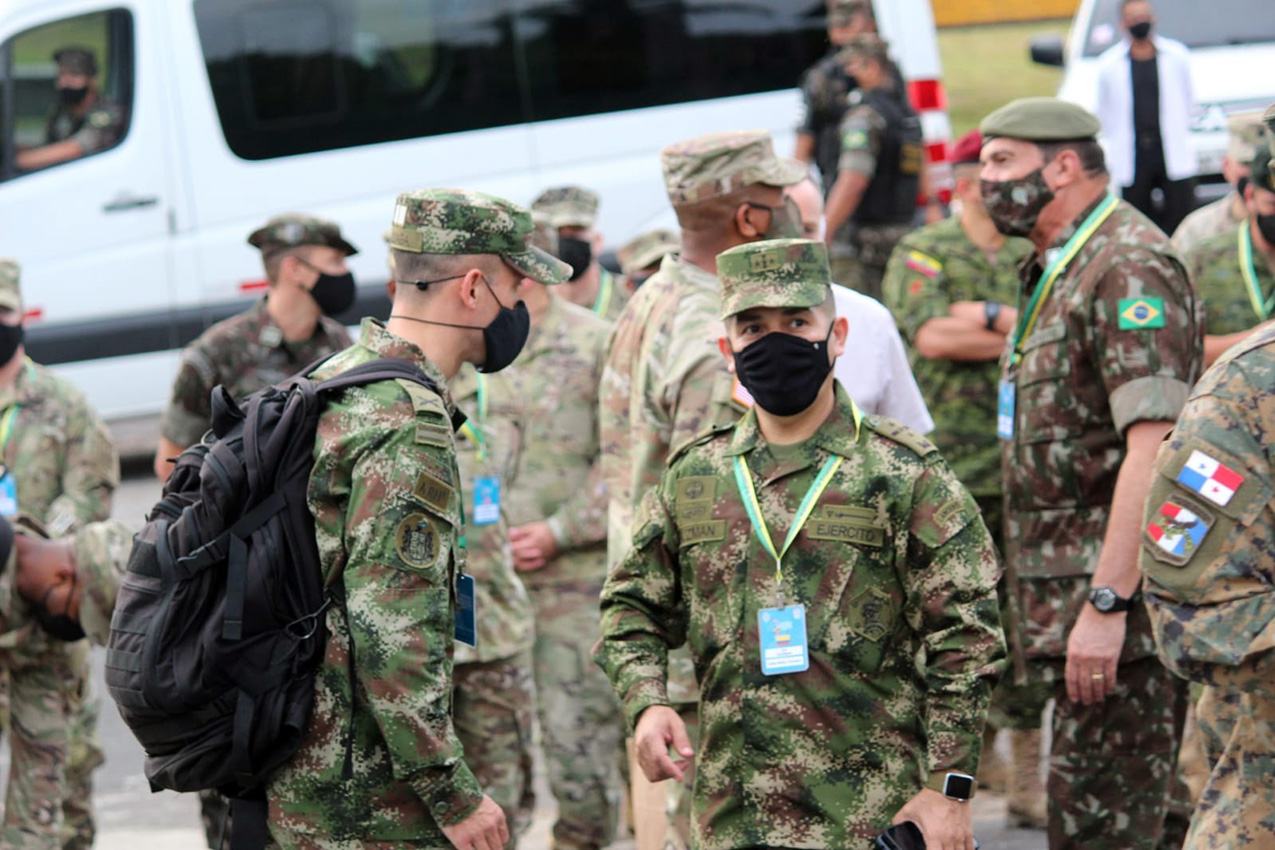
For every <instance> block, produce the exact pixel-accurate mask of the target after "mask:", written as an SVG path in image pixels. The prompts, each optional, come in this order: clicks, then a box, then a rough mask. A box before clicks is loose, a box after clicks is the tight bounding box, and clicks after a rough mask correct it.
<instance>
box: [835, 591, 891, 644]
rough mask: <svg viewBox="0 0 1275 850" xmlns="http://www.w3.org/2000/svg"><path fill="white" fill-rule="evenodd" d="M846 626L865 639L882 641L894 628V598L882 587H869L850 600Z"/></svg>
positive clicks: (876, 641) (874, 641)
mask: <svg viewBox="0 0 1275 850" xmlns="http://www.w3.org/2000/svg"><path fill="white" fill-rule="evenodd" d="M846 627H847V628H849V629H850V631H851V632H853V633H854V634H856V635H858V636H859V637H861V638H864V639H865V640H870V641H872V642H873V643H878V642H880V641H881V640H882V639H883V638H885V637H886V635H888V634H890V632H891V631H892V630H893V628H894V600H893V599H891V598H890V594H888V593H886V592H885V591H884V590H881V589H880V588H877V587H869V588H867V589H866V590H864V591H863V592H862V593H860V594H859V595H857V596H855V597H854V599H851V600H850V610H849V612H848V614H847V616H846Z"/></svg>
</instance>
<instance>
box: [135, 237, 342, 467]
mask: <svg viewBox="0 0 1275 850" xmlns="http://www.w3.org/2000/svg"><path fill="white" fill-rule="evenodd" d="M248 243H249V244H250V245H252V246H254V247H257V248H260V249H261V250H262V253H263V254H269V253H271V252H273V251H279V250H283V249H286V248H291V247H297V246H301V245H322V246H327V247H332V248H336V249H338V250H342V251H345V252H346V253H347V255H350V254H353V253H355V249H354V246H352V245H350V243H348V242H346V241H345V240H344V239H343V238H342V237H341V231H340V229H339V228H338V227H337V226H336V225H335V224H333V223H332V222H329V221H324V220H323V219H319V218H313V217H311V216H303V215H296V214H290V215H284V216H278V217H277V218H274V219H271V220H270V221H269V222H267V223H266V225H265V226H264V227H262V228H259V229H258V230H256V231H254V232H253V234H252V235H251V236H250V237H249V238H248ZM268 298H269V296H267V297H266V298H263V299H261V300H260V301H258V302H257V303H256V304H255V305H253V306H252V307H250V308H249V309H248V310H246V311H244V312H243V313H240V314H239V315H238V316H232V317H231V318H229V319H226V320H225V321H223V322H218V323H217V324H215V325H213V326H212V327H211V328H209V329H208V330H206V331H204V332H203V334H201V335H200V336H199V338H198V339H196V340H195V341H194V342H192V343H191V344H190V345H188V346H186V349H185V350H184V351H183V352H182V362H181V367H180V368H179V369H178V372H177V380H176V381H174V382H173V394H172V398H171V399H170V400H169V402H168V407H167V409H165V411H164V418H163V420H162V421H161V422H160V433H161V434H162V435H163V437H164V439H166V440H170V441H171V442H173V443H176V444H177V445H179V446H189V445H193V444H195V443H197V442H199V440H200V438H201V437H202V436H203V435H204V432H205V431H207V430H208V419H209V417H210V416H211V415H212V405H211V402H210V401H209V399H210V397H211V394H212V391H213V388H214V387H216V386H217V385H218V384H221V385H224V386H225V387H226V389H227V390H229V391H230V394H231V395H232V396H234V397H235V398H236V399H239V398H243V397H244V396H247V395H249V394H250V393H254V392H256V391H257V390H259V389H261V388H262V387H268V386H270V385H271V384H275V383H278V382H279V381H282V380H283V379H284V378H288V377H290V376H292V375H294V374H296V373H297V372H298V371H300V370H301V369H302V368H304V367H305V366H308V365H309V364H311V363H313V362H314V361H315V360H318V359H319V358H320V357H326V356H327V355H329V354H333V353H335V352H337V351H340V350H341V349H343V348H345V347H347V346H348V345H349V344H350V337H349V334H347V333H346V332H345V328H344V327H343V326H342V325H341V323H340V322H338V321H336V320H335V319H331V318H328V317H327V316H320V317H319V322H318V325H317V326H316V327H315V329H314V335H313V336H311V337H310V338H309V339H307V340H305V341H302V342H288V341H287V340H285V339H284V338H283V331H282V330H280V329H279V326H278V325H277V324H276V323H275V321H274V319H272V318H271V317H270V313H269V311H268V310H267V309H266V302H267V299H268Z"/></svg>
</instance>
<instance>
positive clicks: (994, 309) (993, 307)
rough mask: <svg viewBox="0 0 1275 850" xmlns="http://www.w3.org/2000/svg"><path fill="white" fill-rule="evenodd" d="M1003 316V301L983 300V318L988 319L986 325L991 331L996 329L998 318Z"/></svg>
mask: <svg viewBox="0 0 1275 850" xmlns="http://www.w3.org/2000/svg"><path fill="white" fill-rule="evenodd" d="M1000 316H1001V303H1000V302H999V301H984V302H983V318H984V319H986V320H987V324H986V325H985V327H986V328H987V329H988V330H989V331H994V330H996V320H997V319H999V318H1000Z"/></svg>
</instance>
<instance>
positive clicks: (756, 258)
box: [748, 248, 783, 272]
mask: <svg viewBox="0 0 1275 850" xmlns="http://www.w3.org/2000/svg"><path fill="white" fill-rule="evenodd" d="M748 264H749V266H750V267H751V268H752V270H753V271H755V272H768V271H771V270H772V269H777V268H779V267H780V266H781V265H783V253H782V252H781V251H780V250H779V249H778V248H776V249H773V250H770V251H760V252H758V253H756V254H753V255H752V256H751V257H749V258H748Z"/></svg>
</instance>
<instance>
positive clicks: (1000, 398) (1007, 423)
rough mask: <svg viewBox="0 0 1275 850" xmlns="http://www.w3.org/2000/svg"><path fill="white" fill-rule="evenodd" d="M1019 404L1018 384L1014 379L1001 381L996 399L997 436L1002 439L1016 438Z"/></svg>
mask: <svg viewBox="0 0 1275 850" xmlns="http://www.w3.org/2000/svg"><path fill="white" fill-rule="evenodd" d="M1017 404H1018V385H1017V384H1015V383H1014V382H1013V381H1001V386H1000V392H999V393H998V394H997V399H996V436H998V437H1000V438H1001V439H1002V440H1012V439H1014V410H1015V407H1016V406H1017Z"/></svg>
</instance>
